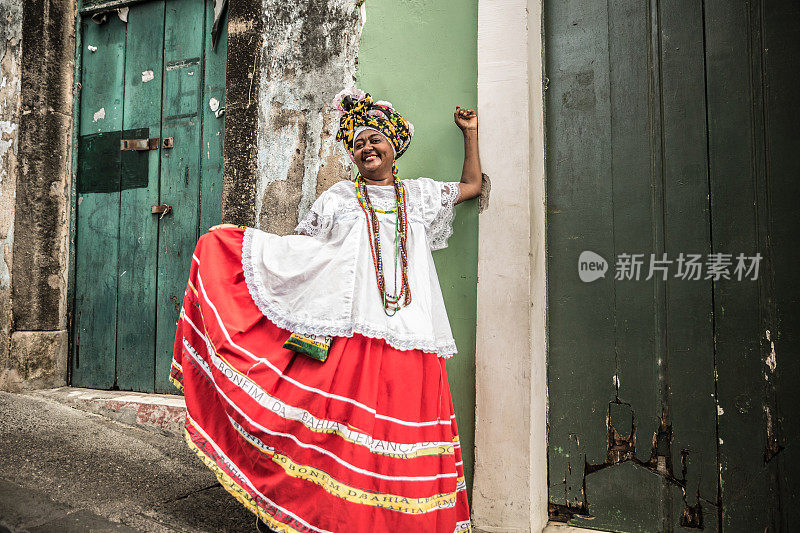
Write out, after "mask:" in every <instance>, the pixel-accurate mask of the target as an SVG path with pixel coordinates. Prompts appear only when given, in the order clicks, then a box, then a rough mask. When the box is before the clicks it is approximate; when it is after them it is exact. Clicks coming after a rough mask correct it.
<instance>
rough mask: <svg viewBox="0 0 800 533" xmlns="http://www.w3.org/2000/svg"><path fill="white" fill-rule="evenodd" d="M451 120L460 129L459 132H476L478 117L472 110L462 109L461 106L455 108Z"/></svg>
mask: <svg viewBox="0 0 800 533" xmlns="http://www.w3.org/2000/svg"><path fill="white" fill-rule="evenodd" d="M453 120H454V121H455V123H456V126H458V127H459V128H461V131H463V132H465V133H466V132H467V131H468V130H470V131H478V115H477V114H475V110H474V109H462V108H461V106H456V112H455V113H453Z"/></svg>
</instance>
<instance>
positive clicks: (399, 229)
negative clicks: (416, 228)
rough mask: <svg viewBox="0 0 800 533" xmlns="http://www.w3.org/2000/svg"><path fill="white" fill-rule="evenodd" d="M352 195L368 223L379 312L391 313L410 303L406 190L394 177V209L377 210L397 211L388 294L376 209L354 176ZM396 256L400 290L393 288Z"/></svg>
mask: <svg viewBox="0 0 800 533" xmlns="http://www.w3.org/2000/svg"><path fill="white" fill-rule="evenodd" d="M355 186H356V196H357V197H358V204H359V205H360V206H361V209H362V210H363V211H364V215H365V216H366V217H367V224H368V225H369V226H370V228H369V231H368V232H367V234H368V235H369V248H370V252H371V253H372V263H373V264H374V266H375V277H376V279H377V282H378V292H379V293H380V296H381V301H382V303H383V312H384V313H386V315H387V316H393V315H394V314H395V313H397V311H398V310H399V309H401V308H403V307H405V306H407V305H409V304H410V303H411V286H410V285H409V283H408V248H407V247H406V242H407V237H408V213H407V208H406V204H407V199H406V190H405V187H403V183H402V182H401V181H400V180H398V179H397V178H394V193H395V201H396V207H395V209H394V211H380V210H377V211H378V212H381V213H387V212H388V213H391V212H395V213H396V214H397V223H396V225H395V231H396V233H395V260H394V285H395V286H394V291H395V294H388V293H387V292H386V281H385V279H384V274H383V259H382V257H381V240H380V222H379V221H378V215H377V214H376V209H375V208H374V207H373V206H372V202H371V201H370V198H369V193H368V192H367V184H366V183H364V180H363V179H362V178H361V175H358V176H357V177H356V180H355ZM398 257H399V259H400V270H401V284H400V291H399V292H398V291H397V260H398Z"/></svg>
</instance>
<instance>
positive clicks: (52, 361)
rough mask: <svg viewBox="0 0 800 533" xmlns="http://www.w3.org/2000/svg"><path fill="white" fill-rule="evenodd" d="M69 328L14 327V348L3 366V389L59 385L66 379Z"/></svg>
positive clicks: (0, 386) (0, 377) (0, 373)
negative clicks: (48, 329)
mask: <svg viewBox="0 0 800 533" xmlns="http://www.w3.org/2000/svg"><path fill="white" fill-rule="evenodd" d="M68 337H69V336H68V335H67V331H66V330H60V331H15V332H13V333H12V334H11V351H10V354H9V356H8V358H7V359H6V361H5V364H3V366H2V368H0V389H2V390H9V391H19V390H30V389H45V388H52V387H60V386H63V385H66V383H67V347H68V345H69V339H68Z"/></svg>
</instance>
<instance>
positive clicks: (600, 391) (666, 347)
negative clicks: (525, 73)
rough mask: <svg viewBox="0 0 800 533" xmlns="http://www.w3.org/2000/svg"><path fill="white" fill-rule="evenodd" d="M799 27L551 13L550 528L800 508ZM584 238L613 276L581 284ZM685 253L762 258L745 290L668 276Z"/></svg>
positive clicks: (562, 5) (589, 11) (679, 522)
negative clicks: (636, 274) (799, 445)
mask: <svg viewBox="0 0 800 533" xmlns="http://www.w3.org/2000/svg"><path fill="white" fill-rule="evenodd" d="M798 23H800V9H799V8H798V7H797V6H796V3H792V2H789V1H788V0H783V1H779V2H745V1H744V0H741V1H736V2H723V1H721V0H719V1H708V2H705V3H698V2H692V1H689V0H681V1H679V0H671V1H666V0H663V1H657V0H651V1H649V2H635V1H632V0H626V1H620V0H612V1H610V2H607V3H605V2H604V3H602V4H598V3H597V2H590V1H585V0H572V1H569V2H552V3H547V4H546V5H545V47H546V54H545V57H546V75H547V77H548V88H547V91H546V95H545V104H546V117H547V124H546V136H547V226H548V229H547V245H548V281H549V286H548V301H549V328H548V335H549V354H548V389H549V390H548V396H549V420H548V421H549V454H548V455H549V457H548V459H549V479H550V496H549V498H550V504H551V513H552V515H553V516H555V517H557V518H558V519H562V520H568V521H569V522H570V523H572V524H574V525H580V526H583V527H589V528H597V529H608V530H614V531H678V530H681V531H683V530H685V531H691V530H697V529H699V528H702V529H703V530H706V531H717V530H721V529H723V528H724V529H725V530H726V531H765V530H766V531H784V530H789V529H791V525H790V524H791V523H793V521H795V520H796V516H795V514H796V508H797V506H796V505H794V504H793V502H795V501H797V500H796V498H795V493H796V491H797V482H793V481H792V480H793V479H796V478H797V476H796V475H795V474H796V470H797V466H796V463H795V462H793V461H791V459H790V453H791V452H790V447H788V443H789V442H790V441H791V437H792V436H794V434H795V433H796V432H797V430H796V429H794V428H795V427H796V426H797V422H795V420H796V416H797V415H796V412H797V408H796V407H794V404H795V403H796V399H793V398H792V397H791V396H789V394H791V390H790V385H789V383H796V381H795V380H796V379H797V378H800V376H797V374H798V370H800V368H799V367H800V365H799V364H798V363H797V362H796V359H797V358H793V357H791V356H789V357H786V358H784V359H783V360H781V357H780V354H781V353H782V351H783V353H788V354H791V353H794V352H797V351H798V349H800V346H798V341H797V338H798V334H800V332H795V331H794V330H795V329H798V326H797V325H798V324H800V287H798V282H797V281H796V279H795V276H794V274H793V272H794V270H795V267H794V265H796V264H798V263H797V262H798V260H800V245H798V244H797V242H798V241H797V238H796V236H797V234H798V230H800V225H799V224H798V222H797V221H798V215H800V209H798V198H800V194H798V193H800V189H799V188H798V185H797V180H796V176H798V175H800V164H798V163H797V161H796V158H795V155H796V154H797V153H798V150H799V149H800V141H798V139H799V138H800V137H798V135H797V134H796V133H795V132H794V131H793V128H795V129H796V124H797V123H798V119H800V112H798V105H797V104H796V90H795V88H796V86H797V81H798V80H797V78H798V74H797V73H798V72H800V68H798V67H800V60H799V59H798V58H800V39H798V38H797V32H796V30H795V29H793V28H797V27H798ZM792 125H794V126H792ZM584 250H591V251H594V252H596V253H598V254H600V255H601V256H603V257H604V258H605V259H606V260H608V262H609V271H608V273H607V274H606V276H605V278H601V279H599V280H597V281H594V282H591V283H584V282H582V281H581V280H580V279H579V277H578V270H577V266H578V265H577V263H578V257H579V255H580V253H581V252H582V251H584ZM682 252H683V253H686V254H688V253H693V254H702V256H703V259H704V261H705V260H706V259H707V256H708V254H711V253H730V254H734V256H735V255H738V254H740V253H741V254H743V255H744V256H746V257H752V256H755V255H756V254H757V253H758V254H761V256H763V257H764V260H763V261H762V263H761V273H760V275H759V277H758V279H757V280H755V281H752V280H750V281H747V280H743V281H738V280H736V279H735V277H734V279H731V280H726V279H720V280H716V281H715V280H712V279H700V280H696V281H693V280H692V281H690V280H682V279H676V278H675V277H674V274H675V273H676V270H675V269H676V265H675V264H674V261H675V260H676V259H677V258H678V256H679V254H680V253H682ZM623 253H628V254H634V253H636V254H644V262H643V267H642V273H641V277H640V279H639V280H638V281H634V280H623V279H614V278H615V266H616V265H615V259H616V258H617V257H618V256H619V254H623ZM651 254H653V256H654V257H655V258H658V259H661V258H662V255H663V254H667V259H668V260H672V261H673V264H672V265H671V266H670V271H669V272H670V275H669V276H668V277H667V279H661V277H660V275H659V274H657V273H656V275H655V276H653V277H652V278H651V279H650V280H646V279H645V278H646V277H647V275H648V271H647V266H648V264H649V263H650V261H651V258H650V256H651ZM734 263H735V257H734ZM704 273H705V271H704ZM776 339H778V340H776ZM773 348H774V352H775V353H777V362H776V359H775V357H774V356H773Z"/></svg>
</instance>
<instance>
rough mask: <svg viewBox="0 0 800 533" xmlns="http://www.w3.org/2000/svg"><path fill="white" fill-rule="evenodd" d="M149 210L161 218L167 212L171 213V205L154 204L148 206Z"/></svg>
mask: <svg viewBox="0 0 800 533" xmlns="http://www.w3.org/2000/svg"><path fill="white" fill-rule="evenodd" d="M150 212H151V213H152V214H154V215H161V216H160V217H158V219H159V220H161V219H162V218H164V216H165V215H166V214H167V213H172V206H171V205H167V204H161V205H154V206H151V207H150Z"/></svg>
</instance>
